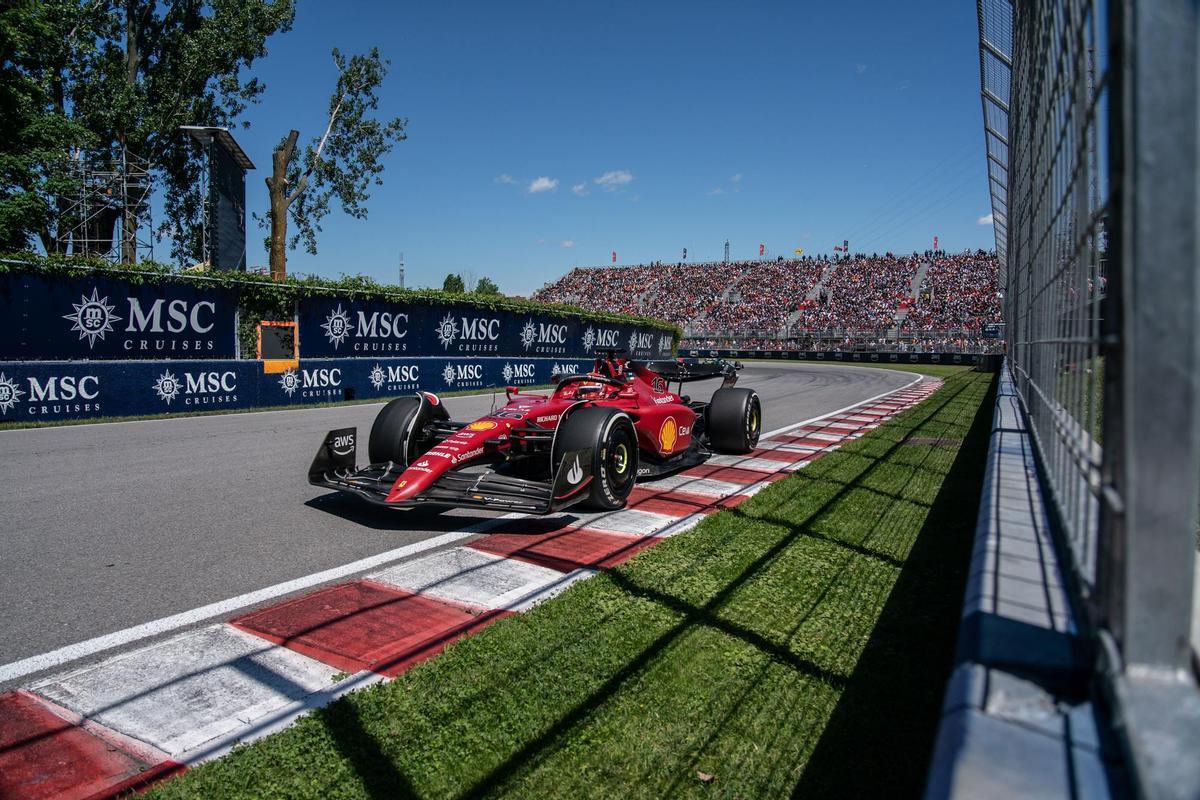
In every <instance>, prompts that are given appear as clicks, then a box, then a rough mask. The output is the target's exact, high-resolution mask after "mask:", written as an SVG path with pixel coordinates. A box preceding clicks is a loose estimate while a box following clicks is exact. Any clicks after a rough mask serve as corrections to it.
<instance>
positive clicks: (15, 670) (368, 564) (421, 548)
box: [0, 514, 524, 682]
mask: <svg viewBox="0 0 1200 800" xmlns="http://www.w3.org/2000/svg"><path fill="white" fill-rule="evenodd" d="M521 516H524V515H522V514H505V515H504V516H502V517H496V518H492V519H485V520H481V521H479V522H477V523H475V524H474V525H469V526H467V527H465V528H462V529H460V530H457V531H452V532H450V533H443V534H442V535H441V536H434V537H433V538H430V539H425V540H423V541H420V542H415V543H413V544H409V545H405V546H404V547H397V548H396V549H394V550H388V551H387V552H385V553H379V554H378V555H374V556H370V557H368V558H363V559H359V560H358V561H352V562H351V563H349V564H343V565H342V566H340V567H333V568H332V569H327V570H322V571H321V572H314V573H313V574H311V575H305V576H304V577H302V578H296V579H294V580H290V581H285V582H283V583H277V584H275V585H274V586H268V587H266V588H265V589H258V590H256V591H253V592H248V593H246V594H240V595H238V596H237V597H231V598H229V599H228V600H221V601H219V602H216V603H210V604H208V605H206V606H201V607H199V608H194V609H192V610H190V611H183V612H181V613H179V614H173V615H171V616H169V617H162V618H161V619H156V620H152V621H151V622H144V623H142V624H141V625H135V626H134V627H132V628H125V629H124V630H120V631H114V632H113V633H109V634H105V635H104V636H97V637H96V638H94V639H88V640H86V641H83V642H79V643H77V644H72V645H67V646H66V647H60V648H58V649H57V650H51V651H50V652H49V653H43V654H42V655H38V656H30V657H29V658H23V659H21V660H20V661H13V662H12V663H10V664H5V665H3V666H0V682H5V681H10V680H13V679H14V678H20V677H22V676H25V675H30V674H32V673H35V672H41V671H42V670H46V669H52V668H54V667H58V666H61V665H62V664H66V663H67V662H69V661H74V660H76V659H79V658H86V657H88V656H92V655H95V654H97V653H101V652H104V651H105V650H111V649H113V648H114V647H120V646H121V645H125V644H129V643H130V642H136V641H138V640H139V639H146V638H149V637H151V636H158V635H161V634H164V633H170V632H171V631H175V630H178V629H180V628H186V627H187V626H188V625H193V624H195V623H197V622H203V621H205V620H209V619H212V618H214V617H219V616H222V615H225V614H229V613H231V612H234V611H239V610H241V609H243V608H246V607H248V606H252V605H256V604H258V603H262V602H264V601H266V600H273V599H275V598H276V597H281V596H283V595H285V594H291V593H292V592H296V591H299V590H301V589H307V588H309V587H311V586H316V585H318V584H321V583H328V582H329V581H334V580H337V579H339V578H345V577H346V576H348V575H353V574H355V573H357V572H365V571H367V570H370V569H374V568H376V567H380V566H383V565H384V564H387V563H388V562H391V561H397V560H399V559H402V558H405V557H407V556H411V555H414V554H416V553H423V552H425V551H426V550H433V549H435V548H438V547H442V546H444V545H448V544H452V543H454V542H457V541H460V540H462V539H466V538H469V537H471V536H475V535H477V534H480V533H484V532H486V531H487V530H488V529H490V528H494V527H496V526H498V525H500V524H501V523H503V522H507V521H508V520H510V519H515V518H520V517H521Z"/></svg>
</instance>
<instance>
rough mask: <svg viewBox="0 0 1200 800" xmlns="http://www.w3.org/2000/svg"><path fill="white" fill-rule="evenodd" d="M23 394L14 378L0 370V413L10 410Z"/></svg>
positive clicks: (6, 412) (3, 413) (4, 413)
mask: <svg viewBox="0 0 1200 800" xmlns="http://www.w3.org/2000/svg"><path fill="white" fill-rule="evenodd" d="M23 394H25V393H24V392H22V391H21V389H20V387H18V386H17V382H16V381H15V380H13V379H12V378H9V377H8V376H7V375H5V374H4V373H3V372H0V415H6V414H8V412H9V411H12V410H13V408H14V407H15V406H16V405H17V401H19V400H20V399H21V395H23Z"/></svg>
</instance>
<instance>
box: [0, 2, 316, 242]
mask: <svg viewBox="0 0 1200 800" xmlns="http://www.w3.org/2000/svg"><path fill="white" fill-rule="evenodd" d="M8 7H9V8H14V9H16V11H15V12H14V13H15V15H16V19H15V20H14V21H15V22H19V23H22V25H21V26H20V27H18V28H17V32H18V34H20V35H17V36H14V37H13V39H12V42H13V45H14V49H13V53H12V55H11V56H10V54H9V53H8V51H7V47H6V52H5V54H4V55H5V59H4V63H5V70H6V72H8V73H11V74H9V75H6V76H5V80H6V82H7V80H8V79H10V78H11V79H12V80H17V79H22V80H25V81H26V82H27V83H28V84H30V85H32V86H36V87H37V90H38V92H37V95H36V96H33V97H31V98H30V100H29V101H28V102H29V104H30V105H29V108H28V116H29V118H30V119H31V120H32V121H33V123H35V127H36V130H37V131H38V132H39V134H40V135H42V138H41V139H40V141H41V142H42V143H44V144H47V145H49V147H48V148H47V149H48V150H50V151H53V152H55V153H56V157H55V158H54V159H49V160H46V159H43V160H42V163H26V164H18V165H16V166H15V167H14V170H15V171H16V172H17V173H19V174H18V177H19V180H17V181H16V183H15V184H13V183H10V182H9V177H8V176H5V178H6V181H5V184H6V185H8V186H11V185H19V186H24V187H27V188H26V190H25V191H26V192H27V193H29V192H32V193H33V194H35V195H36V196H37V202H36V203H33V204H32V205H35V206H37V208H38V211H37V213H34V214H31V215H30V217H29V218H26V221H25V222H24V224H25V225H27V226H32V227H31V228H27V230H26V233H36V234H37V235H38V236H39V237H40V238H41V241H42V246H43V247H44V248H45V249H46V251H47V252H51V253H64V252H67V250H68V248H71V247H72V242H71V241H70V230H71V227H72V224H71V223H72V222H73V220H71V219H69V218H64V213H65V211H66V206H67V204H66V201H65V196H66V195H67V194H69V192H63V191H62V186H61V185H56V184H55V183H54V180H55V177H56V176H55V172H56V168H55V163H57V164H59V165H61V164H68V165H69V163H70V162H71V161H75V162H78V161H82V160H83V159H85V158H98V159H101V160H110V161H115V160H117V159H118V158H120V157H121V156H122V154H123V152H128V153H130V154H131V155H132V156H134V157H136V158H138V159H141V160H143V161H146V162H149V163H150V164H151V165H152V168H153V171H154V174H155V175H156V177H157V178H158V180H159V186H160V187H161V189H162V196H163V198H164V203H165V211H166V216H167V219H168V226H167V227H168V228H169V229H170V230H172V231H173V232H174V233H175V236H174V238H175V242H174V244H175V246H174V249H173V253H174V255H175V256H176V258H178V259H179V260H183V259H184V258H186V257H187V256H189V255H193V254H194V252H195V251H194V250H192V248H191V247H190V243H191V241H192V240H194V239H195V238H196V233H197V231H198V229H199V210H200V207H201V202H200V198H199V195H198V183H199V182H198V180H197V177H198V175H199V169H200V153H199V152H198V150H197V148H196V146H195V145H194V144H193V143H192V142H190V141H189V140H188V139H187V137H186V136H184V135H183V134H182V133H181V132H180V131H179V126H180V125H185V124H204V125H218V126H225V127H229V126H232V125H234V124H235V123H236V120H237V118H238V116H239V115H240V114H241V113H242V112H243V111H244V110H245V108H246V106H247V105H248V104H249V103H253V102H256V101H257V99H258V97H259V96H260V95H261V94H262V92H263V90H264V88H265V87H264V86H263V84H262V83H261V82H260V81H258V79H256V78H249V79H245V80H243V78H242V75H243V74H244V71H245V70H247V69H248V68H249V67H250V66H251V65H252V64H253V62H254V61H255V60H257V59H258V58H261V57H262V56H264V55H266V40H267V38H268V37H269V36H270V35H271V34H273V33H276V32H278V31H287V30H290V28H291V25H292V21H293V19H294V16H295V8H294V0H273V2H267V0H179V1H178V2H172V3H161V2H157V0H42V2H34V3H29V2H28V0H16V2H15V3H12V2H10V3H9V4H8ZM6 16H7V14H6ZM5 23H6V24H5V25H4V26H3V27H4V28H5V30H6V33H7V32H9V26H8V24H7V23H8V20H7V19H6V20H5ZM22 32H23V33H22ZM8 43H9V42H8V40H6V41H5V45H8ZM10 65H11V66H10ZM27 96H28V95H27ZM62 121H66V122H69V123H71V125H70V126H68V125H65V124H62ZM72 126H78V127H72ZM47 131H49V132H50V133H49V134H47ZM81 131H82V132H86V136H81V135H80V132H81ZM18 139H19V140H18V141H15V142H11V141H3V142H0V148H2V149H0V155H8V156H14V155H16V154H19V153H20V152H22V150H21V148H28V147H29V145H30V142H29V141H28V139H27V138H26V139H20V137H18ZM60 183H61V181H60ZM25 200H28V198H25ZM145 210H146V209H145V208H141V209H139V208H127V209H125V210H124V213H123V218H122V230H123V236H122V241H121V255H122V260H123V261H132V260H135V258H136V256H137V253H136V241H137V231H138V227H139V226H140V225H141V224H142V223H143V221H144V219H143V217H142V214H144V212H145Z"/></svg>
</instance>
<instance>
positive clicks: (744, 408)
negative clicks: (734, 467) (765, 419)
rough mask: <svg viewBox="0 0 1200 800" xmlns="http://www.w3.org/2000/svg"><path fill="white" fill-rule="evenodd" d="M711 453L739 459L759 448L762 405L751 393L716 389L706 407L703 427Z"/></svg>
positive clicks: (746, 390) (754, 393) (739, 390)
mask: <svg viewBox="0 0 1200 800" xmlns="http://www.w3.org/2000/svg"><path fill="white" fill-rule="evenodd" d="M705 428H706V430H707V431H708V441H709V444H710V446H711V447H712V449H714V450H716V451H718V452H721V453H730V454H734V455H741V454H743V453H749V452H750V451H751V450H753V449H754V448H755V447H757V446H758V437H759V435H760V434H761V433H762V403H761V402H760V401H759V399H758V392H756V391H754V390H753V389H739V388H735V387H731V388H727V389H717V390H716V391H715V392H713V396H712V402H711V403H709V405H708V420H707V423H706V425H705Z"/></svg>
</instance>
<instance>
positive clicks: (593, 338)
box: [583, 325, 621, 353]
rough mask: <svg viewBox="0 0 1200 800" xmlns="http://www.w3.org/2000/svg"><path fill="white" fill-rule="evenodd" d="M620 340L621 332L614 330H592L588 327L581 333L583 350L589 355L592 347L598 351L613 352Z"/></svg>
mask: <svg viewBox="0 0 1200 800" xmlns="http://www.w3.org/2000/svg"><path fill="white" fill-rule="evenodd" d="M620 339H621V332H620V331H619V330H617V329H616V328H592V327H591V326H590V325H589V326H588V329H587V330H586V331H584V332H583V349H584V350H585V351H586V352H589V353H590V352H591V351H592V348H593V347H595V348H596V349H598V350H615V349H616V348H617V342H619V341H620Z"/></svg>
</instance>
